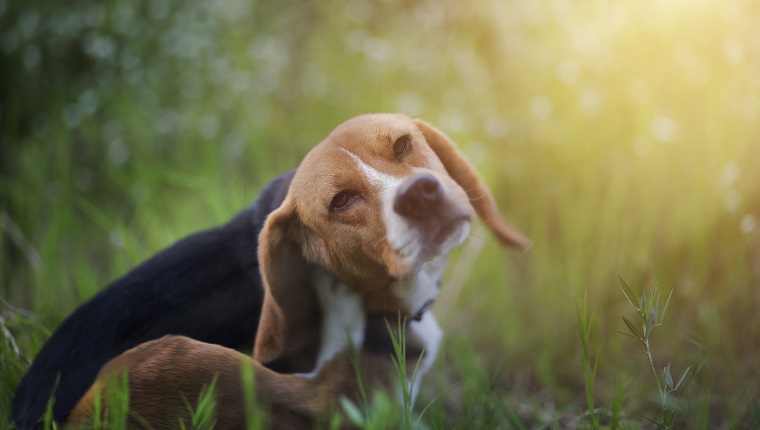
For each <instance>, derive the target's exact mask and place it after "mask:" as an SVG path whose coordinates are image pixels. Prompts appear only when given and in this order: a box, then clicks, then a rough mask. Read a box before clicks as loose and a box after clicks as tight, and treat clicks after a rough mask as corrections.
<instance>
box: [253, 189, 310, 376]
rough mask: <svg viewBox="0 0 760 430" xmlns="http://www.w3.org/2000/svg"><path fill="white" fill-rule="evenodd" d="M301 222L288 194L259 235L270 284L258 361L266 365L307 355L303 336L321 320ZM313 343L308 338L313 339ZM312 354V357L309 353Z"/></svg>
mask: <svg viewBox="0 0 760 430" xmlns="http://www.w3.org/2000/svg"><path fill="white" fill-rule="evenodd" d="M300 234H301V223H300V220H299V217H298V214H297V213H296V210H295V205H294V203H293V201H292V199H291V198H290V197H289V196H287V197H286V198H285V201H284V202H283V203H282V205H281V206H280V207H279V208H278V209H276V210H275V211H274V212H272V213H271V214H270V215H269V217H268V218H267V220H266V223H265V224H264V228H263V229H262V230H261V234H260V235H259V250H258V252H259V267H260V270H261V277H262V280H263V283H264V303H263V306H262V309H261V319H260V320H259V327H258V332H257V333H256V342H255V344H254V348H253V358H254V359H255V360H257V361H259V362H261V363H269V362H271V361H274V360H277V359H283V358H288V357H293V356H297V355H304V353H303V348H305V347H308V345H306V344H305V343H304V341H302V340H301V341H299V339H298V338H297V337H298V335H301V337H302V338H303V337H304V336H309V337H312V336H311V335H312V333H310V329H311V327H315V326H317V324H314V323H313V321H314V319H315V318H318V315H315V312H318V308H317V307H316V298H315V296H314V292H313V289H312V288H310V279H309V278H310V274H311V271H310V266H309V263H307V261H306V259H305V258H304V256H303V251H302V246H301V245H300V243H299V242H300V241H299V236H300ZM307 340H308V339H307ZM307 354H308V353H307Z"/></svg>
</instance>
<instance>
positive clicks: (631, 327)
mask: <svg viewBox="0 0 760 430" xmlns="http://www.w3.org/2000/svg"><path fill="white" fill-rule="evenodd" d="M623 322H625V325H627V326H628V330H630V331H631V333H633V335H634V336H636V338H637V339H638V340H640V341H642V342H643V341H644V335H643V334H642V333H641V330H639V328H638V327H636V326H635V325H634V324H633V323H632V322H631V320H629V319H628V318H626V317H623Z"/></svg>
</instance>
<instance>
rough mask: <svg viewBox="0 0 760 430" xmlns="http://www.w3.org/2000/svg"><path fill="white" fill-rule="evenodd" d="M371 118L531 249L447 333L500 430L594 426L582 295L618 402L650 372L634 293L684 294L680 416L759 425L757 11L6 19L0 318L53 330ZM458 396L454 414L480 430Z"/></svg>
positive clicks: (453, 286)
mask: <svg viewBox="0 0 760 430" xmlns="http://www.w3.org/2000/svg"><path fill="white" fill-rule="evenodd" d="M374 111H398V112H403V113H406V114H409V115H413V116H420V117H422V118H425V119H426V120H428V121H430V122H432V123H433V124H436V125H437V126H439V127H440V128H442V129H443V130H445V131H446V132H447V133H449V134H450V135H451V136H452V137H453V138H454V139H455V140H456V141H457V142H458V143H459V144H460V146H461V148H462V149H463V150H464V151H465V153H467V154H468V156H469V157H470V158H471V159H472V160H473V162H474V163H475V164H476V165H477V166H478V168H479V169H480V171H481V172H482V174H483V175H484V176H485V178H486V179H487V182H488V183H489V184H490V185H491V187H492V189H493V191H494V194H495V196H496V198H497V200H498V201H499V203H500V206H501V207H502V208H503V210H504V212H505V213H507V214H508V215H509V217H510V219H511V220H512V222H513V223H514V224H515V225H517V226H519V227H520V228H521V229H522V230H524V231H525V232H526V233H528V234H529V235H530V236H531V237H532V238H533V239H534V242H535V245H534V247H533V249H532V250H531V251H530V252H529V253H527V254H524V255H516V254H514V253H506V252H504V251H501V250H498V249H497V247H496V245H495V243H493V240H491V239H490V238H489V237H488V235H487V234H486V233H482V232H480V233H476V235H475V236H476V237H474V238H473V241H474V242H475V243H476V245H477V243H479V245H477V246H471V245H465V247H463V249H465V250H467V251H462V250H460V253H459V255H458V256H457V257H461V258H453V259H452V264H451V265H452V266H453V270H452V276H450V281H449V282H448V284H447V285H446V286H445V289H444V296H445V295H446V294H449V296H451V297H444V298H443V300H442V303H440V304H439V306H438V307H437V310H436V312H437V313H438V314H439V315H446V318H442V319H443V322H444V325H445V326H446V327H445V328H446V329H447V332H448V333H450V334H451V335H452V337H454V338H456V337H457V336H465V335H466V336H467V337H468V339H469V342H470V343H471V344H472V345H470V346H468V348H472V349H473V350H474V351H478V354H480V355H481V356H482V357H483V360H484V363H486V364H485V365H487V366H489V368H493V369H496V370H494V372H491V373H493V375H491V373H489V375H490V376H493V377H494V378H496V380H495V381H491V383H492V384H495V385H494V386H493V387H490V386H489V387H487V388H485V389H487V390H490V391H488V393H493V392H499V393H501V394H500V395H499V396H498V398H499V399H502V397H504V398H505V399H504V400H503V402H504V403H501V404H499V405H494V408H496V409H495V410H499V411H501V409H499V408H503V407H504V404H510V407H512V408H513V409H514V410H515V411H518V413H520V411H524V410H534V409H535V408H537V409H544V412H546V408H548V406H547V405H553V404H555V402H558V403H559V404H560V405H572V404H575V405H578V407H582V406H581V405H582V404H583V402H584V400H583V371H582V364H581V355H580V353H579V345H578V341H577V338H576V335H575V332H576V331H577V327H575V324H574V321H575V316H574V308H573V303H574V301H573V297H574V296H578V295H579V294H582V293H583V291H588V293H589V295H588V298H589V303H588V307H589V312H591V313H593V314H594V315H595V316H596V317H595V319H594V324H593V327H592V335H591V339H590V342H591V343H592V344H594V343H596V344H597V345H598V346H601V347H602V350H603V354H602V355H601V357H600V364H599V370H598V374H597V379H596V383H597V385H598V388H597V398H603V396H604V395H605V394H604V393H605V392H610V390H611V388H610V387H611V386H612V382H611V381H613V379H615V378H617V377H622V378H625V377H626V375H645V374H646V372H647V367H646V365H645V364H643V363H642V365H641V366H639V365H637V364H636V363H633V362H630V360H628V359H627V357H629V356H630V355H632V354H636V353H637V351H635V345H631V342H626V340H627V339H625V338H624V337H623V336H621V335H619V334H617V333H616V332H617V331H622V330H625V328H624V326H623V325H622V323H621V321H620V318H619V317H620V315H622V314H624V313H625V312H626V303H625V300H621V297H620V294H619V292H618V289H617V274H618V273H620V274H622V275H623V276H625V277H626V278H627V279H629V280H630V281H631V284H632V285H634V284H635V285H645V284H648V283H649V282H651V281H653V280H654V279H657V280H659V281H660V283H661V284H662V285H663V287H664V288H665V289H666V290H670V289H671V288H673V289H674V290H675V292H674V294H673V300H672V303H671V309H670V311H669V314H668V318H669V321H668V323H667V324H666V325H665V326H663V328H662V331H661V332H660V333H658V334H657V336H662V337H663V339H662V340H661V341H658V345H662V346H661V348H662V349H663V351H662V354H663V357H678V356H679V354H683V356H684V357H691V356H693V355H694V351H695V350H697V349H700V348H701V349H704V350H705V351H706V352H707V353H708V354H709V355H710V358H709V361H708V362H707V364H706V365H705V368H704V369H703V371H702V374H701V378H697V381H696V382H695V383H694V387H693V389H694V390H701V391H700V392H701V393H703V394H704V396H703V397H701V398H703V399H705V400H704V401H703V402H702V403H700V405H702V406H700V407H701V411H700V412H699V413H696V412H695V413H692V414H689V413H682V414H680V415H679V418H680V419H689V417H695V416H699V417H700V418H699V419H700V420H702V421H700V422H710V423H718V422H720V423H729V425H732V426H734V427H735V426H736V425H739V426H741V425H743V424H744V423H746V422H747V421H748V420H749V414H750V412H749V411H750V405H751V404H752V399H757V398H758V388H757V387H758V386H760V368H758V366H759V363H758V360H757V355H756V348H757V345H758V344H760V314H759V313H757V311H756V310H757V309H758V307H760V229H759V228H758V227H759V226H758V217H760V168H759V167H760V151H759V150H758V145H759V144H760V142H758V141H757V140H758V136H760V118H759V116H760V4H758V3H757V2H753V1H750V0H737V1H734V2H730V3H719V2H710V1H707V0H644V1H640V2H606V1H595V2H584V1H577V0H576V1H572V0H551V1H550V0H540V1H532V0H515V1H510V2H506V1H499V0H479V1H477V2H471V3H468V2H460V1H454V0H441V1H434V0H422V1H415V2H411V1H402V0H395V1H386V2H369V1H349V2H339V1H335V0H326V1H322V2H301V1H294V0H283V1H269V0H265V1H261V2H258V1H256V2H252V1H243V0H213V1H197V0H184V1H179V0H146V1H139V0H138V1H133V2H126V3H125V2H105V3H104V2H93V1H84V0H74V1H71V2H66V3H60V4H58V3H51V2H43V1H41V0H26V1H17V2H11V1H10V0H0V151H1V152H0V211H2V213H1V214H0V221H2V224H1V225H0V227H2V236H1V237H0V247H1V249H2V259H1V260H0V296H2V297H4V298H5V299H6V300H8V301H9V302H10V303H13V304H14V306H17V307H24V308H28V309H32V310H33V311H34V312H36V313H38V314H39V315H41V316H42V318H43V319H44V321H45V323H46V325H48V326H50V327H54V326H55V325H56V324H57V323H58V322H60V321H61V319H62V318H64V317H65V316H66V315H67V314H68V313H70V312H71V311H72V310H73V309H74V308H75V306H76V305H77V304H78V303H81V302H82V301H84V300H86V299H87V298H88V297H90V296H92V295H93V294H94V293H95V292H97V291H98V290H99V289H100V288H102V286H103V285H105V284H106V283H107V282H108V281H110V280H111V279H114V278H115V277H117V276H119V275H120V274H122V273H124V272H125V271H126V270H128V269H129V268H130V267H133V266H134V265H136V264H137V263H139V262H140V261H142V260H144V259H145V258H147V257H148V256H149V255H151V254H152V253H153V252H156V251H157V250H159V249H161V248H162V247H165V246H167V245H169V244H170V243H172V242H173V241H174V240H177V239H178V238H180V237H182V236H183V235H186V234H188V233H190V232H192V231H196V230H198V229H201V228H204V227H207V226H210V225H213V224H215V223H219V222H222V221H223V220H225V219H228V218H229V217H230V216H231V215H232V214H234V213H235V212H236V211H237V210H239V209H241V208H242V207H244V206H245V205H246V204H248V203H249V202H250V201H252V200H253V198H254V197H255V196H256V194H257V192H258V190H260V189H261V187H262V186H263V185H264V184H265V183H266V182H267V180H268V179H270V178H272V177H273V176H274V175H275V174H277V173H280V172H283V171H285V170H287V169H290V168H292V167H294V166H296V165H297V163H298V161H299V160H300V159H301V157H302V156H303V155H304V154H305V153H306V151H308V149H309V148H311V147H312V146H313V145H314V144H316V143H317V142H319V141H320V140H321V139H322V138H324V136H326V135H327V134H328V133H329V131H330V130H331V129H332V128H333V127H335V126H336V125H337V124H339V123H340V122H342V121H343V120H345V119H347V118H349V117H351V116H353V115H356V114H360V113H365V112H374ZM476 232H477V230H476ZM478 251H481V252H480V253H479V255H477V256H475V255H467V254H468V253H477V252H478ZM474 257H477V258H474ZM684 333H689V335H685V334H684ZM19 342H20V344H21V345H20V346H22V347H23V348H25V352H26V353H27V354H29V355H33V354H34V353H35V352H36V350H37V348H38V344H37V342H38V339H27V340H26V341H24V339H19ZM695 344H699V346H695ZM594 348H595V347H594ZM674 359H675V358H674ZM655 360H658V358H657V357H655ZM659 360H662V357H660V358H659ZM441 361H442V363H443V364H442V365H441V367H443V368H445V370H444V371H445V372H454V373H456V372H455V370H454V369H452V368H448V366H447V364H448V363H450V361H449V360H447V359H446V358H445V357H444V358H443V359H442V360H441ZM684 361H686V360H684ZM657 364H658V366H660V367H662V366H664V364H665V363H664V362H663V363H657ZM460 376H461V374H460ZM451 377H452V378H456V376H451ZM432 379H435V378H432ZM424 385H426V384H423V386H424ZM427 385H428V386H429V385H431V384H427ZM448 385H450V384H446V383H444V384H443V388H446V387H447V386H448ZM629 387H630V390H633V391H634V393H629V395H628V396H627V397H626V409H627V410H628V411H646V410H650V411H651V410H656V407H657V401H656V399H652V398H651V395H652V393H651V391H647V390H649V389H650V388H651V387H648V386H647V385H645V384H640V385H639V384H630V385H629ZM439 388H440V387H439ZM637 390H638V391H637ZM456 391H457V390H452V393H453V392H456ZM510 393H511V394H510ZM707 393H709V394H707ZM482 394H483V393H481V395H482ZM512 394H513V395H514V398H513V397H510V396H511V395H512ZM631 394H635V395H631ZM451 396H453V394H451V395H449V394H447V395H445V396H444V399H443V401H442V403H443V406H442V407H443V409H441V411H444V410H445V411H450V410H454V411H455V412H456V411H459V412H460V413H461V411H462V409H461V407H467V408H469V406H467V405H468V404H469V403H467V401H466V400H462V402H463V403H460V404H459V409H457V407H458V406H457V401H456V400H455V399H453V398H451ZM506 397H509V398H506ZM473 398H474V397H473ZM515 399H522V400H515ZM526 399H527V400H526ZM515 402H517V403H518V404H517V405H515ZM526 403H527V404H530V405H529V406H525V404H526ZM755 404H756V403H755ZM462 405H465V406H462ZM653 408H654V409H653ZM467 410H468V411H470V409H467ZM441 411H438V412H436V411H432V412H431V416H433V417H441ZM469 413H470V412H467V414H469ZM629 413H631V414H635V413H634V412H629ZM528 415H529V416H531V417H532V418H531V419H532V420H535V421H536V422H544V421H542V419H541V418H540V417H541V416H543V415H541V414H538V413H532V412H531V413H529V414H528ZM544 415H545V414H544ZM490 416H491V415H489V417H490ZM493 416H502V417H503V416H509V413H506V412H505V413H501V412H499V414H497V415H493ZM461 417H464V415H461ZM481 418H482V417H481ZM462 419H464V418H462ZM489 419H490V418H489ZM457 422H459V421H457ZM484 422H485V421H484ZM488 422H491V421H488ZM548 422H551V417H550V418H549V421H548Z"/></svg>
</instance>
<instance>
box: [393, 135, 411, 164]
mask: <svg viewBox="0 0 760 430" xmlns="http://www.w3.org/2000/svg"><path fill="white" fill-rule="evenodd" d="M411 147H412V137H411V136H409V135H408V134H405V135H403V136H401V137H399V138H398V139H396V143H394V144H393V153H394V154H396V158H397V159H401V157H403V156H404V154H406V153H407V152H409V149H410V148H411Z"/></svg>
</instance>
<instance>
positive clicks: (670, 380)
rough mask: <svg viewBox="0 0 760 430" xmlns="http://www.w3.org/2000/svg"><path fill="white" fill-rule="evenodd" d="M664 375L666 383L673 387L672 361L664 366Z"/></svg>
mask: <svg viewBox="0 0 760 430" xmlns="http://www.w3.org/2000/svg"><path fill="white" fill-rule="evenodd" d="M662 376H663V377H664V379H665V385H666V386H667V387H668V388H670V389H673V375H671V374H670V363H668V365H667V366H665V367H663V368H662Z"/></svg>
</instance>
